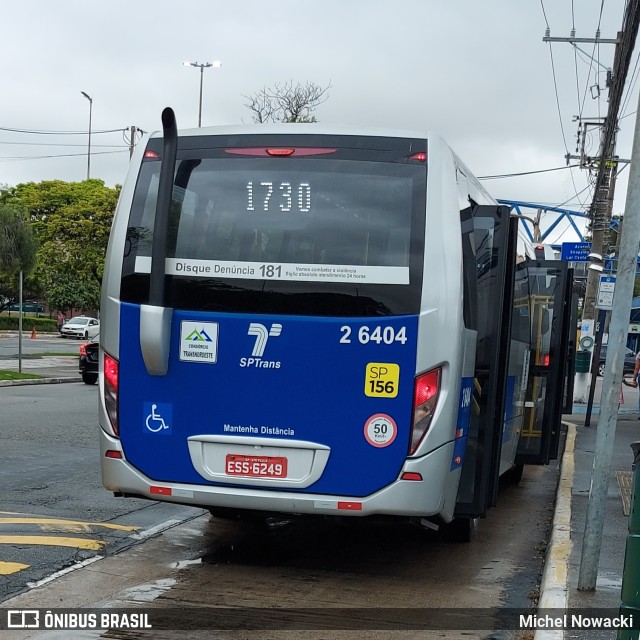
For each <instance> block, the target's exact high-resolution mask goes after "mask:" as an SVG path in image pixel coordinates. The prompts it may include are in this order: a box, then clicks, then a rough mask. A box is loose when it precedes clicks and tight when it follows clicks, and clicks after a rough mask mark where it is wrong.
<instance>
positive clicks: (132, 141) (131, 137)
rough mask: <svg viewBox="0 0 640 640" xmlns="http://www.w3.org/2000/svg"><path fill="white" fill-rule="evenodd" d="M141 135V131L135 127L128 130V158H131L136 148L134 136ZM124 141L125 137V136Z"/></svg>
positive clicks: (142, 132)
mask: <svg viewBox="0 0 640 640" xmlns="http://www.w3.org/2000/svg"><path fill="white" fill-rule="evenodd" d="M138 134H140V135H142V134H144V131H143V130H142V129H138V127H136V126H135V125H131V127H130V128H129V140H128V142H129V158H131V156H132V155H133V150H134V149H135V148H136V135H138ZM125 140H126V136H125Z"/></svg>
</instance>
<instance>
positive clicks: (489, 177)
mask: <svg viewBox="0 0 640 640" xmlns="http://www.w3.org/2000/svg"><path fill="white" fill-rule="evenodd" d="M579 166H580V165H578V164H570V165H565V166H564V167H553V168H551V169H536V170H534V171H521V172H519V173H502V174H499V175H494V176H478V180H497V179H499V178H515V177H518V176H530V175H534V174H536V173H549V172H550V171H563V170H565V169H573V168H574V167H579ZM571 197H573V196H571Z"/></svg>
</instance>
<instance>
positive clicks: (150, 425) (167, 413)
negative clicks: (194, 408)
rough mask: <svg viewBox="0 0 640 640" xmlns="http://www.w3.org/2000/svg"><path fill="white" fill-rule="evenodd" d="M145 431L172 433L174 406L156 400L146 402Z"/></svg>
mask: <svg viewBox="0 0 640 640" xmlns="http://www.w3.org/2000/svg"><path fill="white" fill-rule="evenodd" d="M144 415H145V420H144V424H145V429H144V431H145V433H146V432H151V433H163V434H165V435H169V434H170V433H171V425H172V423H173V406H172V405H170V404H160V403H155V402H153V403H152V402H145V403H144Z"/></svg>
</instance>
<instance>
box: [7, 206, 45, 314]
mask: <svg viewBox="0 0 640 640" xmlns="http://www.w3.org/2000/svg"><path fill="white" fill-rule="evenodd" d="M36 249H37V244H36V240H35V238H34V237H33V234H32V232H31V228H30V226H29V223H28V222H27V219H26V216H25V215H24V214H23V213H22V212H21V211H19V210H18V209H16V208H14V207H11V206H9V205H6V204H0V311H3V310H4V309H6V308H7V307H9V306H11V305H12V304H15V303H16V302H17V301H18V278H19V274H20V272H21V271H22V272H23V275H24V276H27V275H29V273H31V271H33V268H34V266H35V264H36Z"/></svg>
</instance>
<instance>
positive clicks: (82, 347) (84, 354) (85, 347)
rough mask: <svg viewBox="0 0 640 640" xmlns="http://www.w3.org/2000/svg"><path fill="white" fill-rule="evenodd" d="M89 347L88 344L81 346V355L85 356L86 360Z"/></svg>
mask: <svg viewBox="0 0 640 640" xmlns="http://www.w3.org/2000/svg"><path fill="white" fill-rule="evenodd" d="M88 346H89V343H88V342H85V343H84V344H81V345H80V355H81V356H84V357H85V358H86V357H87V347H88Z"/></svg>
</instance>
